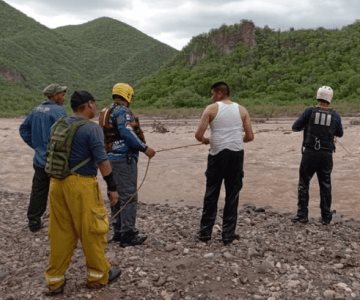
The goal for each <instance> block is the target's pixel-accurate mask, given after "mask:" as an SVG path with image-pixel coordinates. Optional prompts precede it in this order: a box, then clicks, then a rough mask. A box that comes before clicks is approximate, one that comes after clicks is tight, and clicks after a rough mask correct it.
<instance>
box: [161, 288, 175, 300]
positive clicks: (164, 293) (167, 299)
mask: <svg viewBox="0 0 360 300" xmlns="http://www.w3.org/2000/svg"><path fill="white" fill-rule="evenodd" d="M160 294H161V297H162V298H163V299H164V300H171V299H172V296H171V295H170V294H169V293H168V292H167V291H165V290H164V291H161V293H160Z"/></svg>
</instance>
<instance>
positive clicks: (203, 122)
mask: <svg viewBox="0 0 360 300" xmlns="http://www.w3.org/2000/svg"><path fill="white" fill-rule="evenodd" d="M209 124H210V106H208V107H207V108H206V109H205V110H204V112H203V114H202V116H201V119H200V122H199V125H198V128H197V130H196V132H195V138H196V139H197V140H198V141H199V142H201V143H203V144H209V142H210V141H209V138H206V137H204V134H205V132H206V129H207V128H208V126H209Z"/></svg>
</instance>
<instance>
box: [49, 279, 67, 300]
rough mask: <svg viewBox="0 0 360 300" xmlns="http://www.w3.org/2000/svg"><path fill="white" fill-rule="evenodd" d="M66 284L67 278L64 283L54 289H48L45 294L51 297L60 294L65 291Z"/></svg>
mask: <svg viewBox="0 0 360 300" xmlns="http://www.w3.org/2000/svg"><path fill="white" fill-rule="evenodd" d="M65 284H66V280H65V281H64V283H63V284H62V285H61V286H60V287H58V288H57V289H54V290H50V289H49V290H48V291H46V292H45V293H44V294H45V296H49V297H52V296H56V295H60V294H62V293H64V287H65Z"/></svg>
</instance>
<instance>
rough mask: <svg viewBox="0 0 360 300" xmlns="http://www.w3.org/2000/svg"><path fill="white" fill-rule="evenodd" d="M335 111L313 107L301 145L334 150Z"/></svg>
mask: <svg viewBox="0 0 360 300" xmlns="http://www.w3.org/2000/svg"><path fill="white" fill-rule="evenodd" d="M335 130H336V128H335V111H334V110H332V109H329V110H323V109H321V108H319V107H314V108H313V109H312V112H311V116H310V119H309V121H308V124H307V127H306V129H305V134H304V143H303V146H304V147H306V148H313V149H315V150H325V151H335V144H334V136H335Z"/></svg>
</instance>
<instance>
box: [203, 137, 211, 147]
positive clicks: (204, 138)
mask: <svg viewBox="0 0 360 300" xmlns="http://www.w3.org/2000/svg"><path fill="white" fill-rule="evenodd" d="M202 143H203V144H205V145H208V144H210V140H209V138H206V137H203V138H202Z"/></svg>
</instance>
